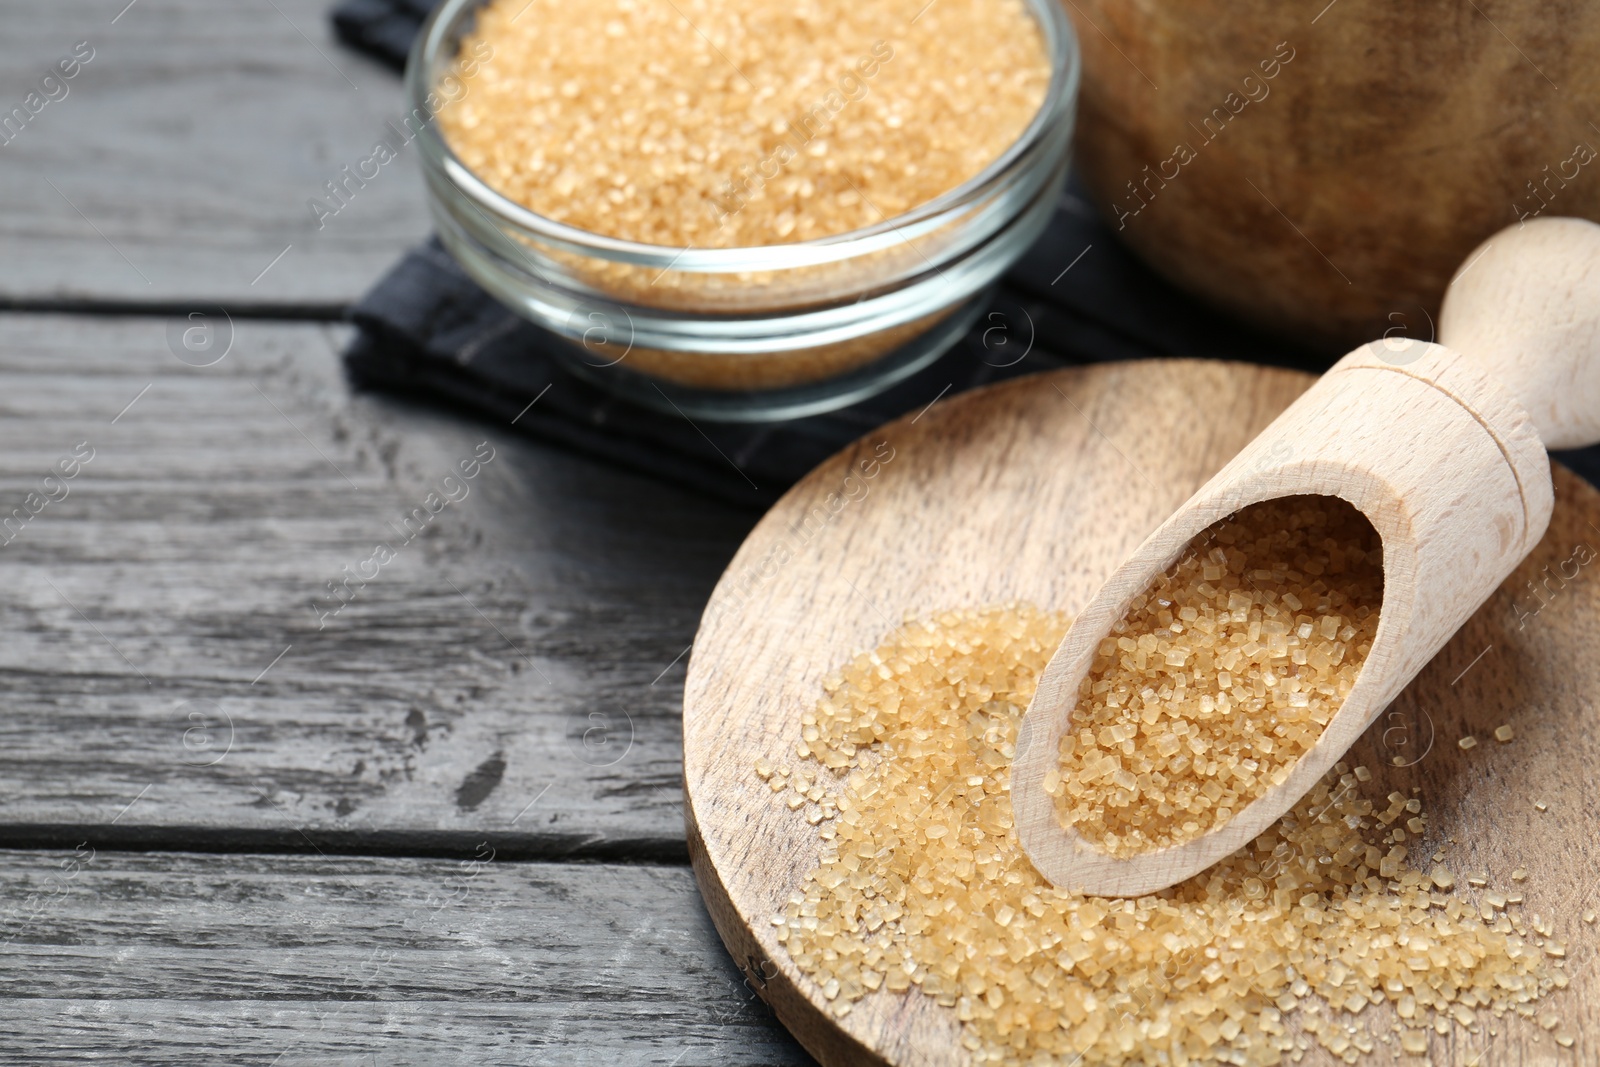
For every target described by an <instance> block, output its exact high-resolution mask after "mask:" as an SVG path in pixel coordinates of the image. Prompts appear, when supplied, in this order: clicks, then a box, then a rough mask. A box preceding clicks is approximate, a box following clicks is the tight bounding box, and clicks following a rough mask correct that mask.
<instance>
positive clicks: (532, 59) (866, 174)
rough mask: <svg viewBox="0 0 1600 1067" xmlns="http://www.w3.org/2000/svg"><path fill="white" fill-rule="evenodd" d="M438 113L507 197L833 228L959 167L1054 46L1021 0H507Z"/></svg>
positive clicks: (787, 228) (990, 137)
mask: <svg viewBox="0 0 1600 1067" xmlns="http://www.w3.org/2000/svg"><path fill="white" fill-rule="evenodd" d="M482 45H487V46H488V47H489V48H490V49H492V58H491V59H489V60H487V61H486V62H484V63H483V64H482V68H481V70H480V71H479V73H478V74H477V75H476V76H475V77H474V78H473V79H472V81H471V84H470V85H469V86H468V91H467V93H466V95H464V96H463V97H462V98H461V99H460V100H459V101H457V102H456V103H454V104H453V105H452V106H450V107H449V108H446V109H445V110H444V111H442V112H441V113H440V115H439V123H440V127H441V130H442V132H443V134H444V137H445V139H446V141H447V142H448V144H449V145H450V147H451V148H452V149H453V150H454V151H455V152H456V154H457V155H458V156H459V157H460V158H461V160H462V161H463V162H464V163H465V164H466V165H467V166H468V167H469V168H471V169H472V170H473V172H475V173H476V174H477V175H479V176H480V177H481V178H482V179H483V180H484V181H486V182H487V183H488V184H489V185H491V186H492V187H493V188H495V189H496V190H497V191H499V192H500V193H502V194H503V195H505V196H507V197H509V198H510V199H512V200H515V201H517V202H518V203H520V204H522V205H524V206H525V207H527V208H529V209H531V210H533V211H535V212H537V213H539V214H541V215H544V216H546V217H548V218H551V219H555V220H557V221H560V222H564V223H567V224H569V225H572V226H575V227H578V228H580V229H583V230H587V231H590V232H592V233H597V234H602V235H605V236H608V237H619V238H623V239H626V240H632V241H641V242H644V243H647V244H654V245H665V246H671V247H689V246H693V247H698V248H727V247H748V246H753V245H771V244H782V243H788V242H794V241H805V240H812V239H816V238H820V237H827V236H832V235H835V234H840V233H844V232H846V231H849V230H854V229H859V228H861V227H864V226H869V225H872V224H874V223H877V222H880V221H882V220H883V219H885V218H890V217H893V216H895V215H899V214H902V213H904V212H906V211H908V210H910V209H912V208H914V207H916V206H917V205H919V204H922V203H925V202H927V201H929V200H932V199H933V198H935V197H937V196H939V195H940V194H941V193H944V192H947V191H949V190H951V189H954V188H955V187H956V186H958V185H960V184H961V183H962V182H964V181H966V180H967V179H969V178H972V177H974V176H975V175H977V174H978V173H979V172H980V171H981V170H983V169H984V168H985V167H986V166H988V165H989V164H990V163H992V162H993V161H994V160H996V159H998V158H999V157H1000V156H1001V155H1002V154H1003V153H1004V152H1005V150H1006V149H1007V148H1009V147H1010V146H1011V145H1012V144H1013V143H1014V142H1015V141H1016V140H1017V139H1018V137H1020V136H1021V134H1022V133H1023V131H1024V130H1025V129H1026V128H1027V127H1028V124H1029V123H1030V122H1031V121H1032V119H1033V117H1034V115H1035V114H1036V113H1037V112H1038V110H1039V107H1040V105H1041V104H1042V103H1043V101H1044V97H1045V91H1046V89H1047V87H1048V85H1049V81H1050V63H1049V59H1048V57H1047V55H1046V53H1045V47H1044V39H1043V36H1042V34H1041V32H1040V30H1039V27H1038V25H1037V24H1036V23H1035V22H1034V19H1033V17H1032V16H1031V15H1030V14H1029V12H1028V10H1027V8H1026V7H1025V5H1024V4H1023V2H1022V0H962V2H961V3H946V4H928V3H926V0H803V2H801V3H798V4H797V3H789V2H781V0H679V2H678V3H663V2H661V0H585V2H581V3H573V2H572V0H495V2H491V3H489V4H488V5H486V6H485V7H484V8H482V9H481V10H479V12H478V14H477V23H476V26H475V28H474V29H473V30H472V31H471V33H470V34H469V35H468V36H467V37H466V39H465V40H464V41H463V42H462V48H463V50H468V49H472V48H475V47H479V46H482Z"/></svg>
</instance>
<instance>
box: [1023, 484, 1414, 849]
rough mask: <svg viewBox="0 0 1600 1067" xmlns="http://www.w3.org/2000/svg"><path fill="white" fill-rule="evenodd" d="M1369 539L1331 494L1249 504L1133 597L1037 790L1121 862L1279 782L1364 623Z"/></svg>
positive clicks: (1371, 575)
mask: <svg viewBox="0 0 1600 1067" xmlns="http://www.w3.org/2000/svg"><path fill="white" fill-rule="evenodd" d="M1382 599H1383V554H1382V546H1381V543H1380V541H1379V539H1378V535H1377V533H1376V532H1375V531H1374V530H1373V528H1372V524H1371V523H1370V522H1368V521H1367V519H1366V517H1365V516H1363V515H1362V514H1361V513H1360V512H1358V511H1357V510H1356V509H1355V508H1354V507H1352V506H1351V505H1349V504H1347V503H1345V502H1344V501H1342V500H1338V499H1336V498H1333V497H1317V496H1296V497H1283V498H1280V499H1277V500H1268V501H1264V502H1262V503H1259V504H1253V505H1251V506H1249V507H1247V508H1244V509H1242V510H1241V511H1239V512H1238V513H1237V514H1235V515H1232V516H1230V517H1228V518H1226V519H1224V520H1222V521H1220V522H1218V523H1215V524H1214V525H1212V526H1211V527H1209V528H1208V529H1207V530H1205V531H1203V532H1202V533H1201V534H1200V535H1199V536H1198V537H1196V538H1195V539H1194V541H1193V542H1192V544H1191V546H1190V548H1189V550H1188V551H1187V552H1185V553H1184V555H1183V556H1182V557H1181V558H1180V559H1179V561H1178V562H1177V563H1176V564H1175V565H1174V566H1173V567H1172V568H1169V570H1168V571H1167V572H1166V573H1164V574H1161V575H1158V576H1157V577H1156V579H1155V580H1154V581H1153V582H1152V583H1151V584H1150V586H1149V588H1148V589H1146V590H1145V591H1144V592H1143V593H1141V594H1140V595H1139V596H1137V597H1135V598H1134V600H1133V602H1132V604H1131V606H1130V607H1129V609H1128V612H1127V614H1126V615H1125V616H1124V617H1123V618H1122V619H1120V620H1118V622H1117V623H1116V624H1115V625H1114V626H1112V628H1111V632H1110V633H1109V634H1108V635H1107V636H1106V638H1105V640H1104V641H1102V642H1101V644H1100V647H1099V649H1098V650H1097V654H1096V656H1095V659H1094V662H1093V664H1092V665H1091V666H1090V669H1089V673H1088V675H1087V676H1086V677H1085V678H1084V680H1083V685H1082V688H1081V690H1080V692H1079V696H1078V703H1077V706H1076V707H1075V708H1074V709H1073V712H1072V725H1071V728H1070V729H1069V731H1068V732H1067V734H1066V735H1065V736H1064V737H1063V738H1062V742H1061V767H1060V770H1059V772H1058V773H1054V774H1048V775H1047V776H1046V778H1045V783H1044V785H1045V790H1046V791H1047V792H1049V793H1050V794H1051V795H1053V796H1054V797H1055V798H1056V807H1057V811H1058V812H1059V813H1060V815H1061V819H1062V822H1063V824H1064V825H1069V826H1071V827H1073V828H1074V829H1075V830H1076V831H1077V833H1078V834H1079V835H1080V836H1082V837H1084V838H1086V839H1087V840H1088V841H1089V842H1091V843H1092V844H1093V845H1094V846H1095V847H1097V848H1100V849H1102V850H1104V851H1106V852H1108V853H1110V854H1112V855H1116V856H1128V855H1133V854H1136V853H1139V852H1143V851H1147V850H1150V849H1153V848H1161V847H1169V846H1172V845H1177V844H1182V843H1183V842H1185V841H1189V840H1193V839H1194V838H1196V837H1199V836H1201V835H1202V834H1204V833H1206V832H1207V831H1208V830H1211V829H1213V828H1215V827H1217V826H1220V825H1222V824H1223V823H1226V822H1227V821H1228V820H1229V819H1230V818H1232V817H1233V816H1234V815H1236V814H1237V813H1238V812H1239V811H1240V810H1241V809H1242V808H1243V807H1244V806H1245V805H1246V804H1249V803H1250V802H1251V801H1253V800H1256V799H1257V798H1259V797H1260V796H1261V795H1262V794H1263V793H1265V792H1266V791H1267V790H1268V789H1269V788H1270V787H1271V786H1273V785H1275V784H1277V783H1279V782H1281V781H1282V780H1283V779H1284V778H1285V777H1287V775H1288V773H1289V770H1290V768H1291V767H1292V766H1293V764H1294V763H1295V761H1296V760H1298V759H1299V758H1300V757H1301V756H1302V755H1304V754H1305V753H1306V752H1307V751H1308V750H1309V749H1310V748H1311V746H1312V745H1313V744H1315V743H1316V741H1317V739H1318V738H1319V737H1321V736H1322V731H1323V728H1324V727H1325V726H1327V724H1328V720H1329V719H1331V718H1332V717H1333V713H1334V712H1335V711H1337V710H1338V708H1339V705H1340V704H1342V703H1343V702H1344V698H1345V696H1346V695H1348V694H1349V692H1350V689H1351V687H1353V686H1354V685H1355V682H1356V677H1357V676H1358V675H1359V674H1360V673H1361V665H1362V663H1363V662H1364V661H1365V660H1366V656H1367V653H1368V651H1370V649H1371V647H1372V639H1373V636H1374V635H1375V634H1376V633H1377V629H1378V616H1379V607H1380V604H1381V602H1382Z"/></svg>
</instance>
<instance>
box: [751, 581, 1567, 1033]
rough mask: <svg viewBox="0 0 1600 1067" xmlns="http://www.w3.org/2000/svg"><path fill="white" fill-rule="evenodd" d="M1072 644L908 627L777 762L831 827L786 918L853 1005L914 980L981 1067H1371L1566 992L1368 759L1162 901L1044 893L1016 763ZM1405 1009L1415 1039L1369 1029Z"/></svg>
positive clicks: (831, 687) (787, 940)
mask: <svg viewBox="0 0 1600 1067" xmlns="http://www.w3.org/2000/svg"><path fill="white" fill-rule="evenodd" d="M1065 629H1066V620H1065V619H1064V618H1062V617H1060V616H1059V615H1052V614H1048V613H1045V612H1041V611H1039V610H1037V609H1035V608H1032V607H1027V606H1023V605H1014V606H1008V607H995V608H987V609H983V610H978V611H953V612H947V613H944V614H941V615H939V616H937V617H935V618H933V619H930V620H926V621H921V622H910V623H907V624H906V625H905V626H903V627H902V628H901V629H899V630H897V631H895V632H894V633H893V634H891V635H890V636H889V638H888V639H887V640H886V641H885V643H884V644H883V646H882V647H880V648H879V649H877V650H876V651H875V652H871V653H866V654H863V655H860V656H858V657H856V659H855V660H854V661H852V662H851V663H850V664H848V665H846V666H845V667H844V668H843V669H842V670H840V671H839V672H837V673H836V674H834V675H833V676H832V677H830V678H829V679H828V680H827V683H826V694H827V695H826V696H825V697H824V698H823V699H822V700H821V701H820V702H819V703H818V705H817V707H816V709H815V710H814V711H810V712H807V713H805V715H804V716H803V717H802V737H803V740H802V741H801V742H800V743H799V745H798V749H797V751H798V754H799V756H800V760H799V763H798V765H797V766H796V767H794V768H790V767H788V766H775V765H774V764H773V763H771V762H769V761H767V760H761V761H759V762H758V763H757V765H756V773H757V775H758V776H759V777H760V778H761V779H762V780H764V781H765V782H766V784H767V786H768V787H769V788H770V789H771V790H772V791H773V793H774V794H776V796H775V798H774V799H776V800H782V801H784V802H786V803H787V806H788V807H789V808H790V809H792V810H793V811H794V813H795V814H794V817H795V818H804V819H806V821H807V822H809V823H811V824H812V825H815V826H817V832H818V835H819V838H820V843H821V856H820V860H819V862H818V865H817V866H816V868H815V869H813V870H812V871H810V872H809V873H808V874H807V875H806V877H805V879H804V883H803V885H802V886H801V887H800V889H799V890H798V891H797V892H795V894H794V895H793V896H792V897H791V898H790V900H789V902H788V904H787V905H786V906H785V907H784V909H783V911H782V912H781V914H779V915H777V916H775V917H774V919H773V922H774V925H775V926H776V928H777V938H778V940H779V941H780V942H781V943H783V944H784V945H785V946H786V948H787V951H788V953H789V955H790V956H791V958H792V959H793V961H794V963H795V964H796V966H797V967H798V968H799V969H800V970H801V971H803V972H804V973H805V974H807V975H808V976H810V977H811V978H812V979H813V980H814V981H815V982H816V983H817V985H818V987H819V988H820V990H821V992H822V995H823V996H824V997H825V998H826V1001H827V1003H828V1005H829V1007H830V1008H831V1010H832V1011H833V1013H834V1014H835V1015H837V1016H841V1017H842V1016H846V1015H848V1014H849V1013H850V1011H851V1009H852V1007H853V1006H854V1005H855V1004H856V1003H857V1002H858V1001H859V1000H860V999H861V998H862V997H864V996H866V995H867V994H869V993H871V992H873V991H875V990H879V989H887V990H889V991H891V992H904V991H908V990H911V989H913V988H915V989H916V990H918V991H919V992H920V993H921V995H923V996H926V997H929V998H931V999H932V1000H933V1001H934V1002H936V1003H938V1004H940V1005H942V1006H943V1007H944V1008H946V1009H948V1010H949V1011H950V1012H952V1013H953V1016H954V1018H955V1019H957V1020H959V1021H960V1025H961V1042H962V1045H963V1046H964V1047H965V1048H966V1049H968V1050H970V1052H971V1055H972V1058H973V1060H974V1062H978V1063H1001V1062H1006V1063H1034V1062H1046V1061H1048V1060H1049V1058H1050V1057H1057V1060H1056V1061H1055V1062H1074V1059H1075V1057H1078V1056H1079V1055H1080V1054H1081V1056H1082V1059H1081V1061H1079V1062H1082V1063H1083V1064H1085V1065H1089V1064H1135V1063H1171V1064H1209V1063H1236V1064H1273V1063H1279V1062H1284V1061H1291V1062H1292V1061H1294V1060H1298V1059H1299V1058H1300V1057H1301V1056H1302V1055H1303V1053H1304V1051H1305V1050H1306V1049H1308V1048H1310V1047H1311V1043H1312V1042H1313V1041H1315V1042H1318V1043H1320V1044H1321V1045H1322V1046H1324V1047H1325V1048H1327V1049H1329V1050H1331V1051H1332V1052H1333V1053H1335V1054H1337V1055H1339V1056H1340V1057H1341V1058H1343V1059H1345V1060H1346V1061H1349V1062H1354V1061H1355V1060H1356V1059H1357V1058H1358V1057H1359V1055H1360V1053H1362V1052H1367V1051H1371V1050H1372V1049H1374V1048H1376V1047H1377V1044H1378V1043H1379V1042H1398V1044H1399V1046H1400V1048H1401V1049H1403V1050H1405V1051H1407V1052H1421V1051H1423V1050H1425V1049H1427V1047H1428V1045H1429V1042H1430V1040H1437V1039H1435V1038H1433V1037H1432V1036H1431V1035H1432V1034H1434V1033H1437V1034H1440V1035H1446V1034H1449V1033H1450V1032H1451V1030H1452V1028H1460V1027H1466V1028H1469V1029H1473V1030H1477V1029H1480V1028H1481V1027H1482V1026H1484V1025H1485V1022H1486V1021H1492V1020H1491V1019H1489V1017H1491V1016H1493V1015H1497V1014H1500V1013H1503V1012H1506V1011H1508V1010H1510V1011H1516V1012H1517V1013H1519V1014H1522V1015H1525V1016H1531V1015H1532V1014H1533V1010H1534V1009H1533V1005H1534V1002H1535V1001H1536V1000H1537V999H1538V998H1539V997H1540V996H1542V995H1543V994H1545V993H1547V992H1549V991H1550V990H1551V989H1554V988H1559V987H1564V986H1565V985H1566V984H1567V980H1566V975H1565V973H1564V972H1563V970H1562V960H1561V956H1562V955H1563V952H1564V950H1563V948H1562V946H1561V944H1560V943H1559V942H1557V941H1556V940H1554V939H1553V938H1552V936H1551V930H1550V927H1549V925H1548V923H1547V922H1543V921H1541V920H1539V919H1538V917H1537V916H1535V917H1533V918H1532V920H1530V921H1524V919H1523V917H1522V915H1521V909H1520V907H1519V906H1518V904H1517V903H1515V902H1513V899H1514V900H1515V901H1520V895H1511V896H1508V895H1505V894H1494V893H1492V892H1491V893H1484V894H1481V895H1479V896H1478V897H1477V899H1473V897H1472V896H1468V895H1463V894H1457V893H1453V892H1448V891H1445V890H1442V889H1439V888H1437V887H1436V885H1435V882H1436V881H1438V880H1439V879H1437V878H1436V879H1433V880H1430V879H1429V877H1428V876H1427V875H1424V874H1423V873H1421V872H1419V871H1418V870H1416V869H1414V868H1412V867H1411V866H1409V865H1408V864H1407V863H1406V862H1405V860H1406V858H1407V844H1405V842H1411V843H1413V844H1414V843H1415V842H1416V839H1417V837H1418V836H1419V835H1420V834H1421V833H1422V832H1423V831H1424V830H1425V823H1424V816H1423V814H1422V811H1421V804H1420V802H1419V801H1418V800H1417V799H1416V798H1407V797H1405V796H1404V795H1402V794H1399V793H1391V794H1390V795H1389V797H1388V798H1387V799H1386V800H1383V801H1381V802H1379V803H1376V804H1375V803H1374V802H1373V801H1372V800H1371V799H1370V798H1368V797H1366V796H1364V795H1363V793H1362V783H1364V782H1367V781H1370V780H1371V775H1369V774H1367V773H1366V771H1365V769H1364V768H1355V769H1347V768H1345V767H1344V766H1343V765H1341V766H1340V768H1339V769H1338V770H1337V771H1336V772H1335V773H1334V774H1332V775H1330V776H1329V777H1328V778H1327V779H1326V780H1324V781H1323V782H1322V783H1320V784H1319V785H1318V786H1317V788H1316V789H1315V790H1314V791H1313V792H1312V793H1311V794H1310V795H1309V796H1307V797H1306V798H1305V799H1304V800H1303V801H1302V802H1301V803H1300V804H1299V805H1298V806H1296V808H1295V809H1294V810H1293V811H1292V812H1291V813H1290V814H1288V815H1286V816H1285V817H1284V818H1283V819H1282V820H1280V821H1279V822H1278V823H1277V824H1276V825H1275V826H1274V827H1273V828H1272V829H1271V830H1269V831H1267V832H1266V833H1264V834H1263V835H1262V836H1261V837H1259V838H1257V839H1256V840H1255V841H1254V842H1253V843H1252V844H1251V845H1249V846H1248V847H1246V848H1244V849H1242V850H1240V851H1239V852H1237V853H1235V854H1234V855H1233V856H1230V857H1229V858H1228V859H1226V860H1224V861H1223V862H1221V863H1219V864H1217V865H1216V866H1215V867H1213V868H1211V869H1210V870H1208V871H1206V872H1204V873H1203V874H1201V875H1199V876H1197V877H1195V878H1193V879H1191V880H1189V881H1187V882H1184V883H1182V884H1180V885H1177V886H1174V887H1172V888H1171V889H1168V890H1164V891H1162V892H1160V893H1156V894H1152V895H1150V896H1146V897H1141V898H1138V899H1132V900H1119V899H1109V898H1095V897H1085V896H1081V895H1078V894H1074V893H1069V892H1066V891H1064V890H1060V889H1057V888H1055V887H1053V886H1051V885H1050V884H1049V883H1047V882H1045V881H1044V880H1043V879H1042V878H1041V877H1040V876H1039V875H1038V873H1037V872H1035V870H1034V869H1033V867H1032V866H1031V865H1030V864H1029V862H1028V860H1027V858H1026V856H1025V855H1024V854H1023V852H1022V850H1021V848H1020V846H1019V845H1018V843H1017V840H1016V837H1015V836H1014V834H1013V833H1012V826H1011V804H1010V797H1009V793H1008V788H1009V771H1010V765H1011V759H1012V756H1013V750H1012V744H1013V741H1014V738H1015V734H1016V726H1017V722H1018V720H1019V719H1020V717H1021V714H1022V712H1023V710H1024V708H1026V706H1027V704H1028V701H1029V699H1030V698H1031V697H1032V695H1033V691H1034V687H1035V685H1036V682H1037V679H1038V675H1039V673H1040V671H1042V670H1043V669H1044V666H1045V664H1046V663H1047V662H1048V660H1049V658H1050V655H1051V653H1052V652H1053V651H1054V650H1055V648H1056V646H1057V644H1058V643H1059V642H1060V640H1061V637H1062V635H1063V633H1064V632H1065ZM1446 873H1447V872H1446ZM1385 1003H1387V1004H1391V1005H1393V1007H1394V1009H1395V1014H1396V1017H1397V1020H1398V1021H1397V1022H1395V1023H1394V1024H1392V1032H1391V1030H1390V1028H1381V1029H1380V1028H1379V1027H1377V1026H1375V1025H1374V1020H1373V1019H1372V1017H1371V1016H1367V1015H1364V1014H1363V1013H1364V1011H1365V1009H1366V1008H1367V1007H1368V1006H1369V1005H1373V1004H1385ZM1291 1023H1294V1024H1295V1025H1294V1026H1291ZM1563 1036H1565V1035H1563Z"/></svg>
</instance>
